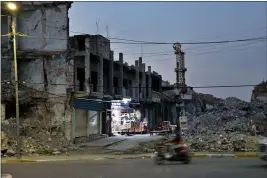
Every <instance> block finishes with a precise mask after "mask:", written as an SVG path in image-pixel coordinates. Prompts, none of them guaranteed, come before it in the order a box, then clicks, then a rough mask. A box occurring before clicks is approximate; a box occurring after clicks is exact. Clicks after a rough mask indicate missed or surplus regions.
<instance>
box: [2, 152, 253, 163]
mask: <svg viewBox="0 0 267 178" xmlns="http://www.w3.org/2000/svg"><path fill="white" fill-rule="evenodd" d="M153 155H154V154H153V153H146V154H124V155H111V154H99V155H72V156H25V157H23V158H21V159H16V158H2V164H6V163H23V162H28V163H30V162H51V161H75V160H76V161H78V160H95V161H96V160H108V159H146V158H152V157H153ZM192 157H194V158H223V157H228V158H256V157H258V156H257V153H192Z"/></svg>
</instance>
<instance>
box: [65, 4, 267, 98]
mask: <svg viewBox="0 0 267 178" xmlns="http://www.w3.org/2000/svg"><path fill="white" fill-rule="evenodd" d="M266 9H267V2H74V3H73V4H72V7H71V9H70V14H69V17H70V30H71V31H75V32H81V33H88V34H97V33H98V34H101V35H103V36H107V30H106V26H108V37H116V38H125V39H133V40H142V41H153V42H177V41H178V42H181V43H183V42H197V41H224V40H237V39H247V38H254V37H261V36H267V12H266ZM97 21H98V23H99V31H97V27H96V22H97ZM70 34H71V35H74V34H73V33H70ZM75 34H76V35H77V33H75ZM111 41H112V40H111ZM113 41H114V40H113ZM182 48H183V49H184V51H185V53H186V54H185V63H186V67H187V69H188V71H187V73H186V84H187V85H189V86H211V85H248V84H258V83H260V82H261V81H263V80H266V75H267V74H266V68H267V64H266V60H267V42H266V40H262V41H253V42H251V41H250V42H239V43H231V44H230V43H227V44H216V45H214V44H212V45H211V44H205V45H183V46H182ZM111 50H114V53H115V60H118V53H119V52H122V53H123V54H124V61H125V62H128V64H134V60H136V59H138V57H140V56H141V45H140V44H138V45H132V44H111ZM143 61H144V62H145V63H146V67H147V66H148V65H151V66H152V70H154V71H156V72H158V73H159V74H161V75H162V77H163V79H164V80H168V81H170V82H171V83H173V82H175V73H174V68H175V56H174V53H173V48H172V45H143ZM252 89H253V87H245V88H205V89H195V90H196V91H197V92H202V93H209V94H213V95H215V96H217V97H222V98H226V97H229V96H235V97H238V98H240V99H244V100H250V97H251V92H252Z"/></svg>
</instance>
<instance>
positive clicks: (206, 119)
mask: <svg viewBox="0 0 267 178" xmlns="http://www.w3.org/2000/svg"><path fill="white" fill-rule="evenodd" d="M203 98H204V99H203ZM208 98H209V99H208V100H207V97H205V96H203V97H202V98H201V102H202V103H204V106H205V105H208V107H205V108H202V109H201V110H202V112H201V113H200V114H199V113H198V114H196V113H194V112H193V111H196V110H197V109H196V108H193V109H192V107H190V109H191V110H190V112H191V113H189V112H188V111H187V113H186V115H187V118H188V124H189V130H188V131H187V132H186V133H184V136H183V137H184V139H185V141H186V143H187V144H188V145H189V146H190V149H191V151H193V152H254V151H256V149H257V147H256V146H257V145H256V143H257V141H258V138H259V136H261V135H264V134H266V131H267V116H266V115H267V112H266V108H267V105H266V104H264V103H261V102H253V103H248V102H245V101H242V100H240V99H238V98H234V97H229V98H226V99H225V100H223V99H218V98H214V100H213V101H212V97H211V96H209V97H208ZM202 106H203V105H202ZM194 107H197V106H196V105H194ZM265 136H267V135H265ZM160 142H162V140H161V141H160ZM157 144H158V142H156V141H151V142H148V143H142V144H140V147H139V148H137V149H136V150H135V152H139V153H141V152H154V151H155V147H156V145H157Z"/></svg>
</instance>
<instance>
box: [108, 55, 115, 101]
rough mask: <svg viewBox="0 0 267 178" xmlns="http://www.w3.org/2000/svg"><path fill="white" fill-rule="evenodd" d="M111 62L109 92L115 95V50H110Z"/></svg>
mask: <svg viewBox="0 0 267 178" xmlns="http://www.w3.org/2000/svg"><path fill="white" fill-rule="evenodd" d="M109 55H110V57H109V60H110V64H109V92H110V94H111V95H112V96H113V94H114V81H113V77H114V52H113V51H110V54H109Z"/></svg>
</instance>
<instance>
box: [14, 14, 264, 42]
mask: <svg viewBox="0 0 267 178" xmlns="http://www.w3.org/2000/svg"><path fill="white" fill-rule="evenodd" d="M19 18H21V17H19ZM22 19H24V20H26V21H28V19H25V18H22ZM47 26H50V25H47ZM51 27H53V28H59V27H55V26H51ZM61 30H63V29H61ZM27 37H32V38H43V37H39V36H32V35H27ZM46 38H47V39H54V40H69V38H62V39H60V38H53V37H46ZM266 38H267V36H260V37H254V38H245V39H236V40H223V41H199V42H179V43H180V44H181V45H183V44H184V45H185V44H188V45H189V44H190V45H201V44H222V43H237V42H246V41H255V40H261V39H266ZM110 39H117V40H118V39H119V40H126V39H122V38H110ZM92 42H93V41H92ZM93 43H97V41H96V42H93ZM103 43H114V44H116V43H117V44H157V45H165V44H172V45H173V44H175V43H177V42H149V41H141V40H128V42H122V41H109V42H106V41H103Z"/></svg>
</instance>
